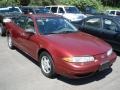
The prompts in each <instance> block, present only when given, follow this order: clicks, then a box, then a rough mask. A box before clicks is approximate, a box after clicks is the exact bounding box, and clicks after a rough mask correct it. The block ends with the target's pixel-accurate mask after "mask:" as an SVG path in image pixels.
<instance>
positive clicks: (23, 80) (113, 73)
mask: <svg viewBox="0 0 120 90" xmlns="http://www.w3.org/2000/svg"><path fill="white" fill-rule="evenodd" d="M117 54H118V57H117V60H116V62H115V63H114V64H113V66H112V68H111V69H109V70H105V71H103V72H100V73H97V74H95V75H93V76H91V77H86V78H81V79H77V80H71V79H68V78H65V77H62V76H57V77H56V78H54V79H49V78H46V77H45V76H44V75H43V74H42V73H41V70H40V68H39V66H38V65H37V62H35V61H34V60H32V59H31V58H30V57H28V56H27V55H25V54H24V53H22V52H21V51H20V50H17V49H15V50H10V49H9V48H8V46H7V40H6V37H1V36H0V90H119V89H120V54H119V53H117Z"/></svg>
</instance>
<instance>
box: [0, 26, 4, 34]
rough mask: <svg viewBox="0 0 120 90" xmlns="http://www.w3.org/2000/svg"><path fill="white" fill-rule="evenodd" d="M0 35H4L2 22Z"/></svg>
mask: <svg viewBox="0 0 120 90" xmlns="http://www.w3.org/2000/svg"><path fill="white" fill-rule="evenodd" d="M0 35H1V36H5V29H4V27H3V25H2V24H0Z"/></svg>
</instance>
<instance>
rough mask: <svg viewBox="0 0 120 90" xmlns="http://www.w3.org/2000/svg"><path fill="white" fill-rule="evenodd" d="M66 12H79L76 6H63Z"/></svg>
mask: <svg viewBox="0 0 120 90" xmlns="http://www.w3.org/2000/svg"><path fill="white" fill-rule="evenodd" d="M65 10H66V13H81V12H80V11H79V9H78V8H76V7H65Z"/></svg>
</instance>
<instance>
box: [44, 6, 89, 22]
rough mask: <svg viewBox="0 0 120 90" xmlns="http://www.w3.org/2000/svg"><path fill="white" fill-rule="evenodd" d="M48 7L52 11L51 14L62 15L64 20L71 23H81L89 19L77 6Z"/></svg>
mask: <svg viewBox="0 0 120 90" xmlns="http://www.w3.org/2000/svg"><path fill="white" fill-rule="evenodd" d="M46 7H47V8H48V9H49V10H50V12H52V13H54V14H58V15H62V16H63V17H64V18H66V19H68V20H70V21H71V22H76V21H80V20H82V19H84V18H86V17H87V16H86V15H84V14H82V13H81V12H80V11H79V9H78V8H77V7H75V6H65V5H53V6H46Z"/></svg>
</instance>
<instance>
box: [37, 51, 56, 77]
mask: <svg viewBox="0 0 120 90" xmlns="http://www.w3.org/2000/svg"><path fill="white" fill-rule="evenodd" d="M43 58H44V59H45V58H46V59H47V61H48V62H49V65H50V68H49V69H48V72H47V71H46V70H45V68H46V67H47V65H46V67H45V65H43V62H44V64H45V60H43ZM39 61H40V67H41V71H42V73H43V75H45V76H46V77H48V78H54V77H55V69H54V68H55V67H54V63H53V59H52V57H51V55H50V54H49V53H47V52H45V51H44V52H42V53H41V54H40V57H39Z"/></svg>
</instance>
